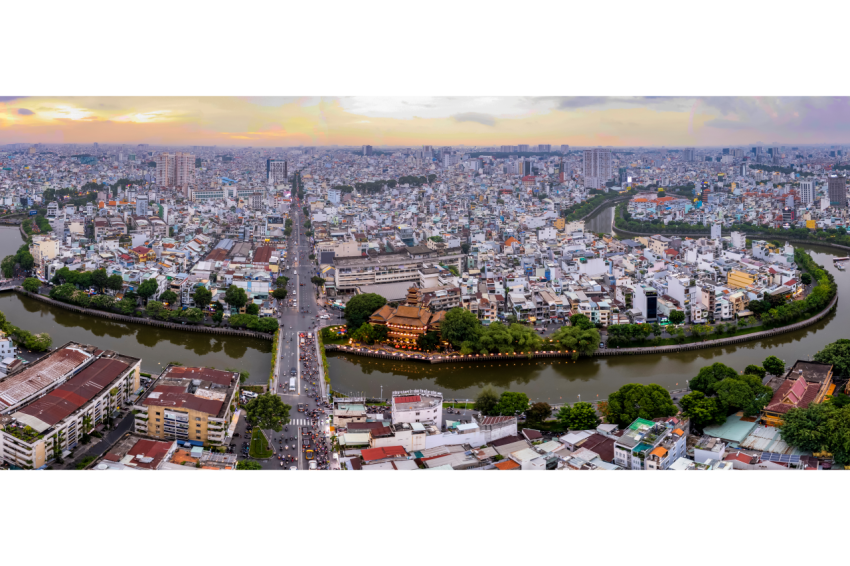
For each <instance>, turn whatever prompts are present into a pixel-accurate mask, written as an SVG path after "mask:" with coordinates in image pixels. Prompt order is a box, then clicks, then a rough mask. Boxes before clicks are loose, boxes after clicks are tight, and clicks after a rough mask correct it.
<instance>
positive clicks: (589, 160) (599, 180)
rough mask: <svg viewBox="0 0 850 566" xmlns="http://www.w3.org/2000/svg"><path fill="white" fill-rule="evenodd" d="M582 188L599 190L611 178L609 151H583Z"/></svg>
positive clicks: (598, 149)
mask: <svg viewBox="0 0 850 566" xmlns="http://www.w3.org/2000/svg"><path fill="white" fill-rule="evenodd" d="M583 174H584V186H585V187H587V188H590V189H599V188H602V187H604V186H605V183H606V182H608V180H609V179H610V178H611V150H610V149H601V148H597V149H586V150H584V170H583Z"/></svg>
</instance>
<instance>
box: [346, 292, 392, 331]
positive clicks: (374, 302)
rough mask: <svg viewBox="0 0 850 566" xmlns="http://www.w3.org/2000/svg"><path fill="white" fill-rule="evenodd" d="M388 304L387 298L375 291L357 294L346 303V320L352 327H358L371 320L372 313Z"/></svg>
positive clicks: (349, 326)
mask: <svg viewBox="0 0 850 566" xmlns="http://www.w3.org/2000/svg"><path fill="white" fill-rule="evenodd" d="M385 304H387V300H386V299H385V298H384V297H382V296H381V295H378V294H375V293H363V294H362V295H355V296H354V297H352V298H351V300H349V301H348V303H347V304H346V305H345V322H346V324H347V326H348V328H350V329H357V328H360V327H361V326H363V323H364V322H368V321H369V317H370V316H372V314H373V313H374V312H375V311H376V310H378V309H379V308H381V307H382V306H384V305H385Z"/></svg>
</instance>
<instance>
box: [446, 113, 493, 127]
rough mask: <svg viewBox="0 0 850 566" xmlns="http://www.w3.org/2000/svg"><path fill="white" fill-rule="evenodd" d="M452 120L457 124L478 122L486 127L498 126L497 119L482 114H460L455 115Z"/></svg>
mask: <svg viewBox="0 0 850 566" xmlns="http://www.w3.org/2000/svg"><path fill="white" fill-rule="evenodd" d="M452 118H454V119H455V121H457V122H476V123H478V124H482V125H484V126H495V125H496V118H495V117H493V116H491V115H490V114H483V113H481V112H462V113H460V114H455V115H454V116H452Z"/></svg>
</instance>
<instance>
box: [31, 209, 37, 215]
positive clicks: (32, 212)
mask: <svg viewBox="0 0 850 566" xmlns="http://www.w3.org/2000/svg"><path fill="white" fill-rule="evenodd" d="M36 214H38V211H37V210H30V216H35V215H36Z"/></svg>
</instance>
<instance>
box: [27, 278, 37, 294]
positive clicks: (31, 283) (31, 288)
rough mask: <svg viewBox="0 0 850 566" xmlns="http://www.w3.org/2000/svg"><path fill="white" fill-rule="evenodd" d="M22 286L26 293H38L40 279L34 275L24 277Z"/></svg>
mask: <svg viewBox="0 0 850 566" xmlns="http://www.w3.org/2000/svg"><path fill="white" fill-rule="evenodd" d="M23 288H24V291H26V292H28V293H38V290H39V289H41V281H39V280H38V279H36V278H35V277H27V278H26V279H24V283H23Z"/></svg>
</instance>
